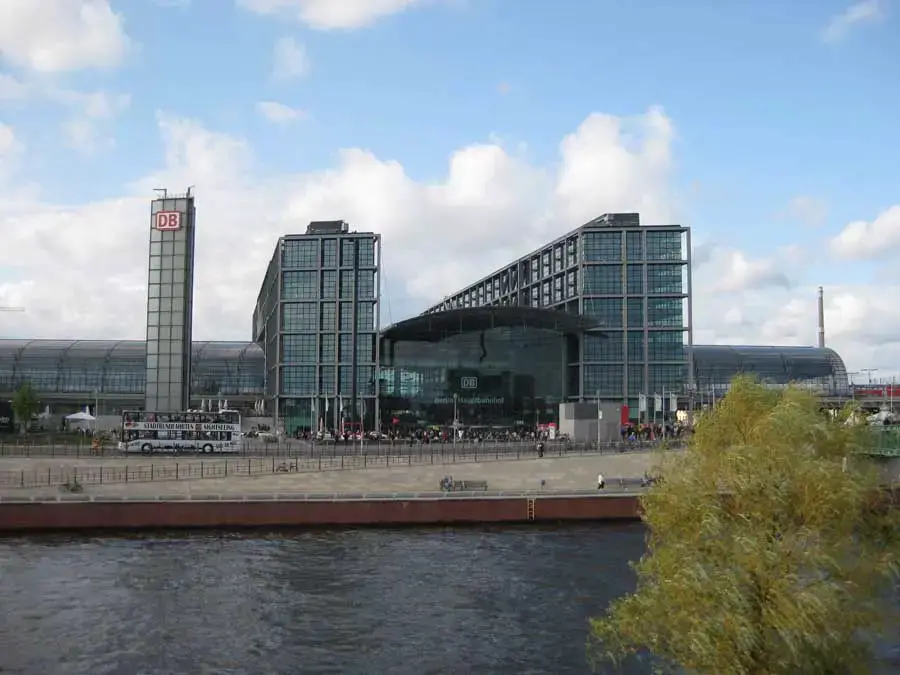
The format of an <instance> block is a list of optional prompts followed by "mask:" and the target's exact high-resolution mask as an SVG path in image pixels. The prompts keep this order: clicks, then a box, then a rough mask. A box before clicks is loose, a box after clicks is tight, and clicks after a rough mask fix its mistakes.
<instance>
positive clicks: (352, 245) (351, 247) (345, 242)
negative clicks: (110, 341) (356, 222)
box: [341, 239, 359, 267]
mask: <svg viewBox="0 0 900 675" xmlns="http://www.w3.org/2000/svg"><path fill="white" fill-rule="evenodd" d="M358 241H359V240H358V239H341V267H353V259H354V257H355V253H356V247H357V242H358Z"/></svg>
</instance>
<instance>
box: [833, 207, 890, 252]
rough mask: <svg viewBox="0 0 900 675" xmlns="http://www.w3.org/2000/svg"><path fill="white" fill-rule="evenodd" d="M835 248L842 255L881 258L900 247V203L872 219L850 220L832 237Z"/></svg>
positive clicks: (834, 250)
mask: <svg viewBox="0 0 900 675" xmlns="http://www.w3.org/2000/svg"><path fill="white" fill-rule="evenodd" d="M830 245H831V252H832V253H834V254H835V255H836V256H838V257H839V258H845V259H854V258H856V259H860V258H878V257H883V256H886V255H890V254H891V253H893V252H896V250H897V249H898V248H900V204H898V205H896V206H892V207H890V208H889V209H887V210H885V211H882V212H881V213H879V214H878V216H877V217H876V218H875V220H873V221H872V222H867V221H865V220H855V221H853V222H852V223H848V224H847V226H846V227H844V229H843V230H841V232H840V233H839V234H838V235H837V236H836V237H834V238H833V239H832V240H831V243H830Z"/></svg>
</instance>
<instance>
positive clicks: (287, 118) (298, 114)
mask: <svg viewBox="0 0 900 675" xmlns="http://www.w3.org/2000/svg"><path fill="white" fill-rule="evenodd" d="M256 110H257V112H258V113H259V114H260V115H262V116H263V117H265V118H266V119H267V120H268V121H269V122H272V123H274V124H289V123H290V122H299V121H300V120H304V119H306V117H307V112H306V111H305V110H303V109H302V108H292V107H290V106H288V105H284V104H283V103H277V102H276V101H260V102H259V103H257V104H256Z"/></svg>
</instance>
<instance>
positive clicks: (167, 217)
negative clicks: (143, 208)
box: [153, 211, 181, 232]
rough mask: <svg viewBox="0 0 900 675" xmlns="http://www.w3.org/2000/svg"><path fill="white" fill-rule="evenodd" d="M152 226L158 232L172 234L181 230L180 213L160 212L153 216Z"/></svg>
mask: <svg viewBox="0 0 900 675" xmlns="http://www.w3.org/2000/svg"><path fill="white" fill-rule="evenodd" d="M153 224H154V227H156V229H157V230H159V231H160V232H174V231H175V230H180V229H181V212H180V211H160V212H159V213H157V214H155V215H154V216H153Z"/></svg>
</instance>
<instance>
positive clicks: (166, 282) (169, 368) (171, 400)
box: [144, 195, 195, 412]
mask: <svg viewBox="0 0 900 675" xmlns="http://www.w3.org/2000/svg"><path fill="white" fill-rule="evenodd" d="M194 217H195V209H194V199H193V197H191V196H189V195H187V196H184V197H177V198H168V197H167V198H163V199H155V200H153V201H152V202H151V204H150V262H149V266H148V267H149V270H148V280H147V344H146V373H145V381H146V391H145V398H144V407H145V409H146V410H159V411H167V412H177V411H181V410H186V409H187V408H188V407H189V402H190V400H191V390H190V384H191V381H190V380H191V327H192V318H193V303H194Z"/></svg>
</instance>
